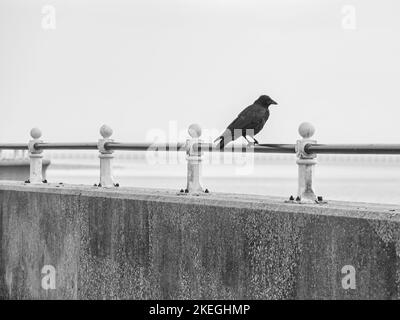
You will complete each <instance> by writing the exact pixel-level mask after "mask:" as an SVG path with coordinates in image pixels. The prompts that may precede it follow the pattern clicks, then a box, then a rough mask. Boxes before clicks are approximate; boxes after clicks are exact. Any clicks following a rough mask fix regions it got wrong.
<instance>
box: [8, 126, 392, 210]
mask: <svg viewBox="0 0 400 320" xmlns="http://www.w3.org/2000/svg"><path fill="white" fill-rule="evenodd" d="M298 131H299V134H300V136H301V139H299V140H297V141H296V143H295V144H257V145H248V146H237V145H232V146H229V145H228V146H227V147H226V148H224V149H222V150H220V149H219V148H217V147H216V146H215V145H214V144H211V143H204V142H203V141H202V140H201V139H200V136H201V128H200V126H199V125H197V124H192V125H191V126H189V130H188V132H189V136H190V138H189V139H187V140H186V142H185V143H159V144H152V143H119V142H115V141H114V140H113V139H111V136H112V134H113V131H112V129H111V128H110V127H108V126H106V125H103V126H102V127H101V128H100V135H101V139H99V140H98V141H97V142H93V143H92V142H88V143H46V142H43V141H42V140H40V138H41V136H42V133H41V131H40V130H39V129H38V128H33V129H32V130H31V132H30V134H31V137H32V139H31V140H30V141H29V142H28V143H27V144H22V143H15V144H12V143H7V144H1V143H0V152H1V150H28V154H29V159H30V177H29V180H27V181H25V182H26V183H31V184H42V183H43V182H46V181H43V174H42V159H43V150H98V151H99V158H100V183H99V184H98V185H97V186H98V187H103V188H112V187H118V186H119V185H118V184H117V183H115V182H114V179H113V175H112V159H113V158H114V156H113V153H114V151H116V150H126V151H169V152H172V151H184V152H186V160H187V186H186V189H185V190H181V193H184V194H188V195H199V194H201V193H207V192H208V190H207V189H206V190H204V189H203V187H202V184H201V161H202V156H203V154H204V152H254V153H292V154H296V155H297V161H296V163H297V165H298V186H297V197H296V199H295V198H294V197H290V199H289V200H288V201H287V202H291V203H324V201H323V199H322V197H317V196H316V195H315V192H314V190H313V185H312V179H313V171H314V167H315V165H316V164H317V161H316V157H317V154H400V144H358V145H356V144H351V145H350V144H349V145H343V144H340V145H339V144H329V145H327V144H317V141H316V140H313V139H311V138H312V136H313V135H314V132H315V129H314V127H313V126H312V125H311V124H310V123H308V122H304V123H302V124H301V125H300V126H299V129H298Z"/></svg>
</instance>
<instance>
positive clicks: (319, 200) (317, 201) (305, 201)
mask: <svg viewBox="0 0 400 320" xmlns="http://www.w3.org/2000/svg"><path fill="white" fill-rule="evenodd" d="M285 203H293V204H327V203H328V201H325V200H324V199H323V197H322V196H318V197H316V198H315V199H311V198H300V197H299V196H298V197H296V199H294V197H293V196H290V197H289V200H285Z"/></svg>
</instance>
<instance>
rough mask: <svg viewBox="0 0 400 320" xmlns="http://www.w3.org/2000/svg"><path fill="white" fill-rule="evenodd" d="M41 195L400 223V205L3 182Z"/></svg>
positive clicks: (4, 186) (3, 187)
mask: <svg viewBox="0 0 400 320" xmlns="http://www.w3.org/2000/svg"><path fill="white" fill-rule="evenodd" d="M7 190H9V191H18V192H38V193H48V194H60V195H62V194H64V195H78V196H86V197H105V198H117V199H132V200H142V201H143V200H145V201H159V202H174V203H182V204H190V205H203V206H223V207H232V208H245V209H246V208H248V209H253V210H254V209H256V210H266V209H268V211H275V212H290V213H302V214H310V215H313V214H315V215H326V216H342V217H347V218H357V219H360V218H362V219H367V220H386V221H391V222H400V205H394V204H374V203H363V202H342V201H329V200H328V203H327V204H296V203H285V200H286V199H285V198H280V197H271V196H260V195H250V194H246V195H245V194H228V193H210V194H202V195H198V196H195V195H188V194H180V193H179V192H178V190H168V189H144V188H132V187H130V188H127V187H119V188H98V187H94V186H88V185H71V184H50V183H49V184H43V185H33V184H25V183H23V182H16V181H0V191H7Z"/></svg>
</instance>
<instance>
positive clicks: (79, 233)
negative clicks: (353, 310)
mask: <svg viewBox="0 0 400 320" xmlns="http://www.w3.org/2000/svg"><path fill="white" fill-rule="evenodd" d="M399 231H400V206H392V205H376V204H365V203H341V202H332V203H329V204H328V205H299V204H286V203H283V199H279V198H270V197H260V196H242V195H229V194H210V195H202V196H197V197H196V196H188V195H178V194H177V193H175V192H173V191H166V190H144V189H133V188H129V189H128V188H118V189H98V188H95V187H87V186H63V185H43V186H42V185H40V186H33V185H24V184H22V183H17V182H0V236H1V247H0V297H1V298H3V299H10V298H13V299H15V298H18V299H20V298H23V299H32V298H33V299H189V298H190V299H228V298H229V299H399V297H400V290H399V285H400V265H399V262H400V232H399ZM45 265H52V266H54V267H55V270H56V288H55V289H48V290H45V289H43V288H42V286H41V281H42V278H43V276H44V275H43V274H41V270H42V268H43V266H45ZM344 266H352V267H354V271H355V275H354V281H351V282H348V283H347V282H346V281H347V280H346V279H344V278H345V277H347V276H346V274H342V268H343V267H344ZM343 282H345V284H343ZM346 283H347V284H350V283H351V286H350V288H349V286H347V287H346Z"/></svg>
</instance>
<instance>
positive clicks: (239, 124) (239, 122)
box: [214, 104, 266, 149]
mask: <svg viewBox="0 0 400 320" xmlns="http://www.w3.org/2000/svg"><path fill="white" fill-rule="evenodd" d="M265 121H266V110H265V108H263V107H261V106H259V105H255V104H252V105H251V106H248V107H247V108H245V109H244V110H243V111H242V112H241V113H239V115H238V116H237V118H236V119H235V120H233V121H232V123H231V124H230V125H229V126H228V128H227V129H226V130H225V131H224V132H223V133H222V134H221V135H220V136H219V137H218V138H217V139H215V141H214V142H216V141H218V140H220V142H219V144H218V147H219V148H221V149H223V148H224V146H225V145H227V144H228V143H229V142H231V141H232V140H236V139H237V138H239V137H240V136H241V135H242V132H243V130H246V129H247V130H251V129H252V130H254V132H253V134H256V133H257V132H255V131H256V130H257V129H258V128H259V127H261V128H262V126H263V125H264V123H265ZM258 131H259V130H258Z"/></svg>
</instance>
